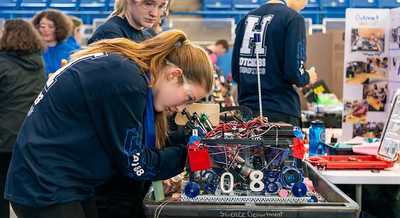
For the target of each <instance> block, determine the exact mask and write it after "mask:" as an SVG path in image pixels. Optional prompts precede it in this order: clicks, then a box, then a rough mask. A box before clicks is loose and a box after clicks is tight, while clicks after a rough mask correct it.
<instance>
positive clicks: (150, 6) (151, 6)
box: [136, 0, 168, 12]
mask: <svg viewBox="0 0 400 218" xmlns="http://www.w3.org/2000/svg"><path fill="white" fill-rule="evenodd" d="M136 2H138V3H140V6H142V7H143V8H144V9H146V10H148V11H152V10H155V9H157V11H158V12H164V11H166V10H167V6H168V1H166V2H164V3H162V4H160V5H157V2H156V1H147V0H143V1H142V2H140V1H138V0H136Z"/></svg>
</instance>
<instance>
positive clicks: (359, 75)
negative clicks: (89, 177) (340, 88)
mask: <svg viewBox="0 0 400 218" xmlns="http://www.w3.org/2000/svg"><path fill="white" fill-rule="evenodd" d="M388 66H389V60H388V58H387V57H383V58H380V57H376V58H366V59H365V60H364V61H351V62H347V63H346V83H348V84H365V83H369V81H370V80H377V81H379V80H386V75H387V71H388V69H389V68H388Z"/></svg>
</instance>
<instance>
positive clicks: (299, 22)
mask: <svg viewBox="0 0 400 218" xmlns="http://www.w3.org/2000/svg"><path fill="white" fill-rule="evenodd" d="M255 32H259V33H260V36H261V37H260V41H261V43H259V46H257V47H258V49H259V52H258V53H259V58H260V73H261V87H262V103H263V110H271V111H276V112H280V113H285V114H288V115H292V116H296V117H300V100H299V96H298V94H297V92H296V90H295V88H293V87H292V84H295V85H296V86H297V87H303V86H305V85H307V84H308V83H309V80H310V78H309V76H308V73H307V72H306V71H305V69H304V62H305V61H306V35H305V26H304V18H303V17H302V16H301V15H300V14H299V13H297V12H296V11H294V10H292V9H290V8H288V7H287V6H286V5H284V4H265V5H262V6H261V7H259V8H257V9H255V10H254V11H251V12H250V13H248V14H247V15H246V16H245V17H244V18H243V19H242V20H241V21H240V23H239V24H238V26H237V28H236V39H235V44H234V49H233V55H232V77H233V79H234V80H235V81H236V82H237V83H238V101H239V104H240V105H245V106H248V107H250V108H251V109H252V110H255V111H258V110H259V106H258V88H257V70H256V69H257V68H256V53H255V52H254V51H255V50H254V48H253V47H252V45H251V41H252V40H253V38H254V37H253V36H254V33H255Z"/></svg>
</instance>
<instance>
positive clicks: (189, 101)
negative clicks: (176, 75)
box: [165, 60, 197, 105]
mask: <svg viewBox="0 0 400 218" xmlns="http://www.w3.org/2000/svg"><path fill="white" fill-rule="evenodd" d="M165 63H166V64H168V65H171V66H174V67H178V66H176V64H174V63H172V62H170V61H168V60H165ZM178 68H179V67H178ZM182 80H183V89H184V90H185V94H186V96H187V100H185V105H191V104H193V103H196V102H197V100H196V98H195V97H192V96H193V95H192V90H191V88H190V85H189V82H188V81H187V79H186V77H185V75H184V74H182Z"/></svg>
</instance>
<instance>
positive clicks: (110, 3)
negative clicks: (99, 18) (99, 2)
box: [107, 0, 115, 11]
mask: <svg viewBox="0 0 400 218" xmlns="http://www.w3.org/2000/svg"><path fill="white" fill-rule="evenodd" d="M114 3H115V0H108V9H107V10H109V11H113V10H114Z"/></svg>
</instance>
